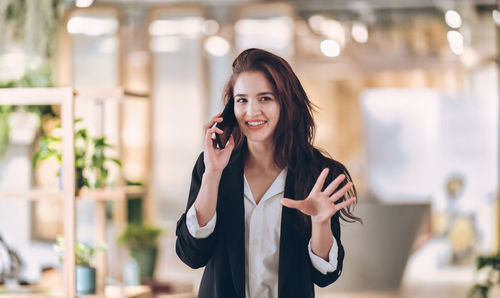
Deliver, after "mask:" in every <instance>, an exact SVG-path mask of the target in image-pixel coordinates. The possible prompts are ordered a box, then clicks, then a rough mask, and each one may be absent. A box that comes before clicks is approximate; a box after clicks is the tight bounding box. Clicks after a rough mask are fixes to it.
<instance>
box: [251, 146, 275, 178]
mask: <svg viewBox="0 0 500 298" xmlns="http://www.w3.org/2000/svg"><path fill="white" fill-rule="evenodd" d="M247 146H248V153H247V156H246V158H245V168H251V169H259V170H262V171H267V170H276V169H277V167H276V165H275V163H274V144H273V142H266V143H263V142H258V143H255V142H248V141H247Z"/></svg>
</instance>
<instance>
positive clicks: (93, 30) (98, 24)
mask: <svg viewBox="0 0 500 298" xmlns="http://www.w3.org/2000/svg"><path fill="white" fill-rule="evenodd" d="M67 30H68V32H69V33H71V34H84V35H90V36H98V35H105V34H115V33H116V32H117V30H118V21H117V20H115V19H112V18H98V17H81V16H74V17H72V18H71V19H69V21H68V24H67Z"/></svg>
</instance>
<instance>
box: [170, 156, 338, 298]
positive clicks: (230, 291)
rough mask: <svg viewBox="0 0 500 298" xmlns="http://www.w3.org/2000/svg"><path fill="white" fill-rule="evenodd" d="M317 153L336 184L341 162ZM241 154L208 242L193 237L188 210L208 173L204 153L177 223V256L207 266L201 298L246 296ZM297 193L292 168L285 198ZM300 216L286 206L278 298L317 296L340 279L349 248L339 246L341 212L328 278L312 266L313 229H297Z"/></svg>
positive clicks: (225, 178) (230, 170) (227, 173)
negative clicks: (316, 291) (319, 290)
mask: <svg viewBox="0 0 500 298" xmlns="http://www.w3.org/2000/svg"><path fill="white" fill-rule="evenodd" d="M316 154H319V155H318V157H319V158H321V160H322V161H323V167H329V168H330V175H329V177H328V179H327V181H326V183H325V186H326V185H328V183H329V181H331V180H332V177H333V178H334V177H336V176H337V175H339V174H341V173H343V171H345V172H346V173H347V171H346V170H345V168H344V167H343V166H342V165H341V164H340V163H339V162H336V161H334V160H331V159H329V158H326V157H324V156H323V155H322V154H321V153H319V151H316ZM242 155H243V154H242V150H238V151H234V152H233V153H232V155H231V159H230V161H229V163H228V165H227V166H226V168H225V169H224V171H223V173H222V177H221V181H220V185H219V192H218V198H217V208H216V212H217V222H216V225H215V230H214V232H213V233H212V234H211V235H210V236H208V237H207V238H204V239H196V238H194V237H192V236H191V234H190V233H189V231H188V229H187V226H186V213H187V210H188V209H189V208H190V207H191V205H192V204H193V203H194V201H195V199H196V197H197V195H198V192H199V190H200V186H201V179H202V175H203V172H204V171H205V165H204V162H203V153H202V154H200V156H199V157H198V160H197V161H196V164H195V166H194V169H193V174H192V178H191V188H190V191H189V198H188V203H187V207H186V212H185V213H184V214H182V216H181V218H180V219H179V221H178V222H177V228H176V235H177V241H176V252H177V255H178V256H179V258H180V259H181V260H182V261H183V262H184V263H186V264H187V265H188V266H189V267H191V268H200V267H203V266H205V271H204V273H203V277H202V280H201V285H200V289H199V293H198V297H201V298H205V297H206V298H236V297H238V298H245V222H244V217H245V213H244V206H243V156H242ZM319 170H320V169H319ZM311 187H312V186H311ZM294 189H295V175H294V173H293V172H291V171H290V170H288V173H287V177H286V182H285V193H284V197H286V198H292V199H293V198H295V195H294ZM238 198H241V199H238ZM296 199H304V198H296ZM298 213H299V212H298V211H296V210H294V209H290V208H287V207H283V210H282V217H281V238H280V252H279V271H278V297H279V298H293V297H297V298H307V297H314V284H316V285H318V286H320V287H324V286H327V285H329V284H331V283H333V282H334V281H335V280H337V278H339V276H340V273H341V272H342V263H343V260H344V248H343V246H342V244H341V242H340V224H339V212H337V213H336V214H335V215H334V217H333V218H332V221H331V222H332V231H333V235H334V237H335V239H336V241H337V245H338V263H337V269H336V270H335V271H334V272H330V273H328V274H326V275H324V274H322V273H321V272H319V271H318V270H316V269H315V268H314V267H313V266H312V264H311V259H310V257H309V252H308V249H307V244H308V242H309V240H310V231H309V233H308V235H303V234H301V233H298V232H297V231H296V230H295V228H294V222H295V221H296V220H297V218H298V217H297V214H298Z"/></svg>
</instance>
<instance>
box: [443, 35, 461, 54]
mask: <svg viewBox="0 0 500 298" xmlns="http://www.w3.org/2000/svg"><path fill="white" fill-rule="evenodd" d="M446 37H447V39H448V42H449V43H450V49H451V51H452V52H453V53H454V54H456V55H460V54H462V53H463V51H464V37H463V36H462V34H460V32H458V31H455V30H450V31H448V33H447V34H446Z"/></svg>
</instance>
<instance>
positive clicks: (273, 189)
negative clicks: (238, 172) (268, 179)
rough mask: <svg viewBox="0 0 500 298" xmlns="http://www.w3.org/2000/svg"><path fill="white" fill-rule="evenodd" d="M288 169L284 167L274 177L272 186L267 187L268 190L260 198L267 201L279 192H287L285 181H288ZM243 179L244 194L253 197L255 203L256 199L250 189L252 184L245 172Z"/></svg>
mask: <svg viewBox="0 0 500 298" xmlns="http://www.w3.org/2000/svg"><path fill="white" fill-rule="evenodd" d="M287 172H288V169H287V168H284V169H283V170H281V172H280V173H279V175H278V176H277V177H276V179H274V181H273V183H272V184H271V186H270V187H269V188H268V189H267V191H266V192H265V193H264V195H263V196H262V199H261V200H260V201H261V202H262V201H265V200H267V199H269V198H271V197H273V196H275V195H277V194H280V193H283V192H285V182H286V175H287ZM243 180H244V193H243V194H244V195H245V196H246V197H248V198H252V201H253V202H254V203H255V199H254V197H253V194H252V191H251V190H250V185H249V184H248V181H247V178H246V177H245V174H243Z"/></svg>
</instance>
